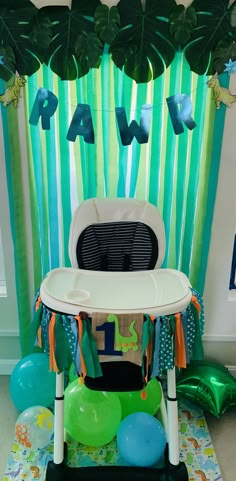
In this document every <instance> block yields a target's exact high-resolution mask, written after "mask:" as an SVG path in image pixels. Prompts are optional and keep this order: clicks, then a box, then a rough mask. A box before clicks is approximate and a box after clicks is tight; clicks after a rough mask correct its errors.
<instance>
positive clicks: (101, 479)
mask: <svg viewBox="0 0 236 481" xmlns="http://www.w3.org/2000/svg"><path fill="white" fill-rule="evenodd" d="M121 480H122V481H188V471H187V468H186V465H185V464H184V463H179V465H178V466H173V465H171V464H168V465H167V466H166V467H165V468H161V469H156V468H143V467H133V466H94V467H87V468H71V467H68V466H66V465H65V464H64V463H62V464H54V463H53V461H50V462H49V463H48V466H47V472H46V481H121Z"/></svg>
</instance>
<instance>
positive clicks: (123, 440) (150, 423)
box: [117, 412, 166, 467]
mask: <svg viewBox="0 0 236 481" xmlns="http://www.w3.org/2000/svg"><path fill="white" fill-rule="evenodd" d="M117 447H118V450H119V452H120V455H121V456H122V458H123V459H124V460H125V461H126V462H127V463H129V464H131V465H133V466H144V467H146V466H153V465H154V464H156V463H158V462H159V461H160V460H161V458H162V456H163V453H164V450H165V447H166V435H165V431H164V429H163V427H162V425H161V423H160V422H159V421H158V420H157V419H156V418H155V417H154V416H151V415H150V414H148V413H142V412H141V413H133V414H130V415H129V416H127V417H126V418H125V419H123V421H122V422H121V424H120V427H119V429H118V432H117Z"/></svg>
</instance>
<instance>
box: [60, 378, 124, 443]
mask: <svg viewBox="0 0 236 481" xmlns="http://www.w3.org/2000/svg"><path fill="white" fill-rule="evenodd" d="M120 422H121V404H120V400H119V398H118V396H116V395H115V394H114V393H110V392H103V391H93V390H91V389H88V388H87V387H86V386H85V385H84V384H82V385H80V384H79V383H78V380H77V379H75V380H74V381H73V382H72V383H71V384H69V385H68V386H67V388H66V390H65V416H64V424H65V429H66V431H67V432H68V434H69V435H70V436H71V437H72V438H73V439H75V440H76V441H78V442H79V443H82V444H85V445H86V446H94V447H96V446H103V445H104V444H107V443H109V442H110V441H112V439H113V438H114V437H115V435H116V433H117V430H118V428H119V425H120Z"/></svg>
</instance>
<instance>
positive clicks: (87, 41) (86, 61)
mask: <svg viewBox="0 0 236 481" xmlns="http://www.w3.org/2000/svg"><path fill="white" fill-rule="evenodd" d="M102 52H103V45H102V43H101V42H100V40H99V38H98V37H97V35H96V33H94V32H90V33H88V34H87V35H79V36H78V37H77V39H76V42H75V56H76V59H77V61H78V64H80V63H82V64H83V65H87V66H88V70H89V68H92V67H95V68H98V67H99V66H100V63H101V56H102Z"/></svg>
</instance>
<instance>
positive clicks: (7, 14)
mask: <svg viewBox="0 0 236 481" xmlns="http://www.w3.org/2000/svg"><path fill="white" fill-rule="evenodd" d="M15 3H16V2H15ZM0 5H1V4H0ZM23 5H24V6H22V8H20V9H17V8H15V9H14V8H12V9H9V7H1V6H0V25H1V28H0V55H1V56H2V57H3V65H0V76H1V78H3V79H4V80H9V79H10V78H11V77H12V75H13V74H14V73H15V72H16V71H17V72H18V73H19V74H20V75H26V74H27V75H32V74H33V73H34V72H36V71H37V70H38V69H39V67H40V65H41V63H42V62H43V54H44V48H47V47H48V44H49V42H50V38H51V22H50V20H49V19H47V20H46V21H45V17H44V16H43V15H42V14H41V13H40V12H39V11H38V10H37V9H36V8H35V7H34V6H33V4H32V3H31V2H30V1H29V0H28V2H27V1H24V4H23ZM32 29H33V31H34V34H33V36H32V37H31V32H32ZM40 32H43V37H44V41H43V42H40V40H42V33H40Z"/></svg>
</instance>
